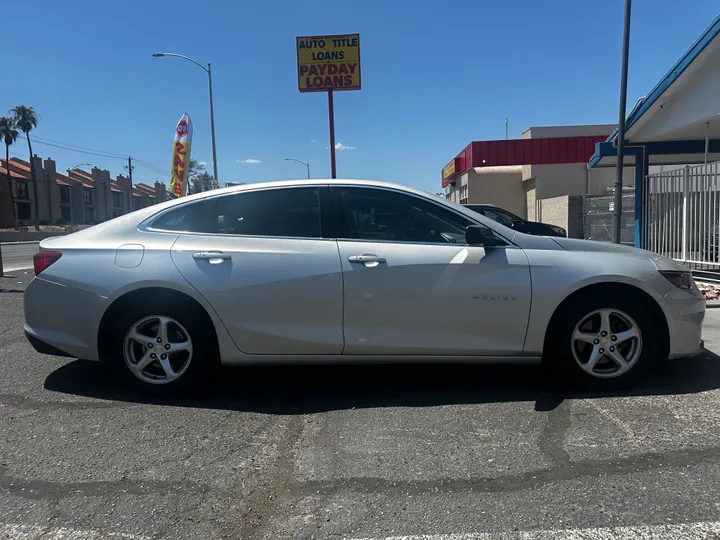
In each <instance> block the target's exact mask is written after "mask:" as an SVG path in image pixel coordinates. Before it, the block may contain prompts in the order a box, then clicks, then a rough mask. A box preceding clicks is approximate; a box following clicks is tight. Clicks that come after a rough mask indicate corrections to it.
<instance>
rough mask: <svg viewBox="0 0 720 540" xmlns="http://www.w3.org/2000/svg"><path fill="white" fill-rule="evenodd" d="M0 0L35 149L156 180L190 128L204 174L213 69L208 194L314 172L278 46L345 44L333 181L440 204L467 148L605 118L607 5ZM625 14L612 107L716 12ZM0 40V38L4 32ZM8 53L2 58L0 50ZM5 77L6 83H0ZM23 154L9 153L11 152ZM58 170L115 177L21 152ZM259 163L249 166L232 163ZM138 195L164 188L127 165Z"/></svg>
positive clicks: (638, 89)
mask: <svg viewBox="0 0 720 540" xmlns="http://www.w3.org/2000/svg"><path fill="white" fill-rule="evenodd" d="M31 4H33V7H32V9H30V8H29V3H28V1H27V0H8V1H6V2H3V7H2V10H1V12H2V19H3V21H5V22H7V21H13V22H12V24H11V28H12V31H13V32H15V29H17V28H18V25H20V24H21V23H22V24H27V26H26V27H23V28H22V31H21V32H18V33H17V34H16V35H15V38H13V39H11V40H6V44H5V46H4V47H2V48H1V49H0V66H2V80H3V83H2V85H1V86H2V90H1V91H0V111H4V110H6V109H9V108H10V107H12V106H14V105H16V104H25V105H31V106H33V107H35V108H36V110H37V111H38V113H39V114H40V125H39V127H38V128H37V130H36V134H37V135H38V136H40V137H44V138H48V139H53V140H57V141H62V142H65V143H70V144H74V145H79V146H83V147H88V148H92V149H98V150H102V151H109V152H115V153H121V154H130V155H132V156H134V157H137V158H139V159H141V160H144V161H146V162H149V163H151V164H154V165H155V166H157V167H160V168H162V169H166V170H169V168H170V152H171V141H172V136H173V129H174V126H175V124H176V123H177V121H178V120H179V118H180V116H181V115H182V114H183V112H185V111H187V112H188V113H189V114H190V116H191V117H192V119H193V122H194V128H195V135H194V141H193V148H192V157H194V158H196V159H198V160H201V161H206V162H207V166H208V169H209V170H211V167H210V162H211V151H210V148H211V147H210V127H209V124H210V122H209V113H208V98H207V78H206V76H205V73H204V72H203V71H201V70H200V68H198V67H197V66H194V65H193V64H190V63H189V62H186V61H183V60H180V59H177V58H152V57H151V53H152V52H154V51H170V52H177V53H180V54H185V55H188V56H191V57H193V58H195V59H196V60H198V61H200V62H203V63H206V62H208V61H209V62H212V65H213V83H214V87H215V88H214V90H215V115H216V131H217V144H218V165H219V176H220V180H221V182H227V181H266V180H272V179H285V178H302V177H303V176H304V174H305V171H304V170H303V168H302V166H301V165H299V164H296V163H292V162H285V161H283V158H284V157H293V158H297V159H301V160H304V161H310V163H311V166H312V173H313V176H316V177H319V176H325V177H329V175H330V164H329V151H328V150H327V147H328V118H327V99H326V95H325V94H300V93H299V92H298V90H297V79H296V66H295V64H296V57H295V36H297V35H321V34H340V33H352V32H359V33H360V38H361V56H362V73H363V90H362V91H360V92H343V93H338V94H337V97H336V100H335V105H336V133H337V141H339V142H341V143H342V144H343V145H346V146H351V147H354V149H352V150H351V149H348V150H344V151H341V152H338V154H337V155H338V176H339V177H342V178H374V179H380V180H390V181H398V182H401V183H405V184H410V185H413V186H416V187H420V188H422V189H427V190H429V191H438V190H439V187H440V186H439V177H440V170H441V168H442V167H443V166H444V165H445V164H446V163H447V162H448V161H449V160H450V159H451V158H452V157H454V155H455V154H456V153H457V152H458V151H460V150H461V149H462V148H463V147H464V146H465V145H466V144H467V143H468V142H469V141H471V140H482V139H501V138H503V137H504V130H505V127H504V122H505V117H506V116H508V117H509V118H510V137H511V138H517V137H519V136H520V134H521V132H522V131H523V130H525V129H526V128H528V127H530V126H533V125H558V124H591V123H611V122H615V121H617V102H618V92H619V72H620V46H621V34H622V15H623V1H622V0H592V1H591V0H543V1H538V0H505V1H504V2H499V1H488V0H447V1H444V2H431V1H429V0H426V1H422V0H421V1H415V2H410V1H409V0H402V1H401V0H394V1H388V0H363V1H354V2H348V1H344V0H340V1H338V0H333V1H326V0H322V1H315V2H295V1H290V0H276V1H272V2H265V3H262V2H240V1H230V0H225V1H220V0H210V1H205V2H197V1H193V2H191V1H189V0H171V1H170V0H143V1H138V0H129V1H125V2H98V1H97V0H92V1H90V0H68V1H65V2H57V1H50V0H39V1H36V2H31ZM677 6H678V3H677V0H635V2H633V19H632V32H631V48H630V77H629V91H628V108H630V107H632V105H633V103H634V102H635V100H636V99H637V98H638V97H640V96H642V95H644V94H646V93H647V92H648V91H649V90H650V89H651V87H652V86H654V85H655V83H656V82H658V80H659V79H660V78H661V77H662V76H663V75H664V74H665V73H666V72H667V70H668V69H669V68H670V67H671V66H672V64H673V63H674V62H675V61H676V60H677V59H678V58H679V57H680V55H682V53H683V52H685V50H686V49H687V48H688V47H689V46H690V45H691V44H692V43H693V42H694V41H695V39H696V38H697V37H698V36H699V35H700V34H701V32H702V31H703V30H704V29H705V28H706V27H707V26H708V25H709V24H710V22H711V21H712V19H713V18H714V17H715V16H716V15H717V12H718V3H717V0H686V1H685V2H682V7H681V9H678V7H677ZM4 27H5V28H6V29H7V28H8V26H7V24H5V25H4ZM8 44H9V46H8ZM8 76H10V77H11V78H10V80H8V79H7V77H8ZM11 151H12V153H13V154H16V155H20V156H22V157H26V153H27V150H26V148H25V146H24V145H23V144H22V142H20V141H19V142H18V143H17V144H16V145H14V146H13V147H12V149H11ZM34 151H35V153H37V154H38V155H41V156H43V157H48V156H50V157H52V158H54V159H55V160H56V161H57V162H58V168H59V169H61V170H63V169H66V168H68V167H71V166H74V165H77V164H80V163H90V162H92V163H94V164H95V165H97V166H99V167H102V168H107V169H109V170H110V172H111V174H112V176H113V177H114V176H115V175H116V174H118V173H122V165H123V163H122V162H121V161H119V160H114V159H107V158H96V157H93V156H87V155H83V154H79V153H74V152H69V151H66V150H61V149H58V148H52V147H49V146H44V145H40V144H37V145H36V146H35V147H34ZM247 159H253V160H260V161H261V163H257V164H243V163H239V161H241V160H247ZM135 177H136V179H137V181H144V182H152V181H154V180H161V181H167V179H166V178H161V177H160V175H157V174H154V173H152V172H150V171H148V170H146V169H142V168H137V169H136V171H135Z"/></svg>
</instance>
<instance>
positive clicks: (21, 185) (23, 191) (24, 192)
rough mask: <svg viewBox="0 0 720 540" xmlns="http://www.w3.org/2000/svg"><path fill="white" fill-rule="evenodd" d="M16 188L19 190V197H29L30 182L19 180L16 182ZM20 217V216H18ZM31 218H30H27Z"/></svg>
mask: <svg viewBox="0 0 720 540" xmlns="http://www.w3.org/2000/svg"><path fill="white" fill-rule="evenodd" d="M15 190H16V192H17V196H16V198H18V199H29V198H30V193H29V190H28V183H27V182H26V181H24V180H18V181H16V182H15ZM18 219H20V218H18ZM27 219H30V218H27Z"/></svg>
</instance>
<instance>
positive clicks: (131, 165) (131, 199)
mask: <svg viewBox="0 0 720 540" xmlns="http://www.w3.org/2000/svg"><path fill="white" fill-rule="evenodd" d="M125 168H126V169H127V171H128V177H129V178H130V200H129V201H128V209H127V211H128V212H132V211H133V210H134V208H133V200H134V199H133V181H132V172H133V164H132V156H128V164H127V166H126V167H125Z"/></svg>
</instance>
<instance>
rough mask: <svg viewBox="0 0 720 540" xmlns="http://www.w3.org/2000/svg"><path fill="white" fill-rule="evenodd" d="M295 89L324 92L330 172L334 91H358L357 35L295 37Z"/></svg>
mask: <svg viewBox="0 0 720 540" xmlns="http://www.w3.org/2000/svg"><path fill="white" fill-rule="evenodd" d="M295 41H296V43H295V44H296V48H297V70H298V90H300V92H327V94H328V116H329V119H330V170H331V173H332V177H333V178H336V177H337V176H336V170H335V111H334V105H333V92H334V91H336V90H360V89H361V88H362V84H361V77H360V34H341V35H334V36H306V37H297V38H296V40H295Z"/></svg>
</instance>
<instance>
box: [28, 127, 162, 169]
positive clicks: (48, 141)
mask: <svg viewBox="0 0 720 540" xmlns="http://www.w3.org/2000/svg"><path fill="white" fill-rule="evenodd" d="M32 140H34V141H35V142H36V143H38V144H42V145H46V146H52V147H54V148H60V149H62V150H68V151H70V152H77V153H80V154H87V155H91V156H98V157H104V158H111V159H122V160H126V159H127V158H128V156H126V155H123V154H118V153H114V152H103V151H101V150H94V149H92V148H88V147H85V146H78V145H74V144H70V143H63V142H60V141H55V140H53V139H47V138H45V137H38V136H36V135H33V136H32ZM133 161H134V162H135V163H137V164H138V165H140V166H141V167H143V168H145V169H147V170H149V171H151V172H154V173H155V174H160V175H163V176H168V177H169V176H170V174H169V172H168V171H167V170H163V169H161V168H160V167H157V166H155V165H153V164H151V163H147V162H145V161H142V160H139V159H133Z"/></svg>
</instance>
